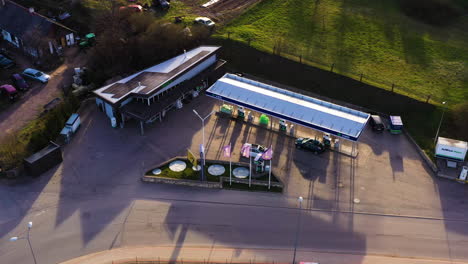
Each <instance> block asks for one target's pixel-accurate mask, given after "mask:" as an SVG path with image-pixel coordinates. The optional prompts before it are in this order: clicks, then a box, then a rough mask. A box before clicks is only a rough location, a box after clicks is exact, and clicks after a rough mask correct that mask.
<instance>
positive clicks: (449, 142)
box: [437, 137, 468, 149]
mask: <svg viewBox="0 0 468 264" xmlns="http://www.w3.org/2000/svg"><path fill="white" fill-rule="evenodd" d="M437 143H438V144H442V145H446V146H451V147H456V148H462V149H468V142H465V141H461V140H456V139H451V138H444V137H439V138H438V139H437Z"/></svg>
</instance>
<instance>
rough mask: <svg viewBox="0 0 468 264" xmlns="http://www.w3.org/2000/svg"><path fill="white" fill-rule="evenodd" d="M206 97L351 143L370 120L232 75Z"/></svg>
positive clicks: (362, 113) (323, 102)
mask: <svg viewBox="0 0 468 264" xmlns="http://www.w3.org/2000/svg"><path fill="white" fill-rule="evenodd" d="M206 95H208V96H210V97H213V98H216V99H220V100H223V101H226V102H229V103H232V104H235V105H239V106H243V107H245V108H249V109H252V110H254V111H257V112H260V113H265V114H267V115H271V116H274V117H277V118H280V119H284V120H287V121H289V122H292V123H296V124H299V125H302V126H305V127H309V128H312V129H315V130H318V131H321V132H324V133H330V134H332V135H335V136H338V137H342V138H345V139H348V140H351V141H357V140H358V138H359V136H360V135H361V133H362V130H363V129H364V127H365V125H366V123H367V120H368V119H369V116H370V115H369V114H367V113H364V112H361V111H357V110H353V109H350V108H347V107H343V106H339V105H336V104H332V103H329V102H326V101H322V100H319V99H316V98H312V97H309V96H305V95H302V94H298V93H295V92H291V91H288V90H284V89H280V88H277V87H274V86H271V85H268V84H264V83H261V82H258V81H254V80H251V79H247V78H244V77H240V76H237V75H234V74H229V73H227V74H225V75H224V76H223V77H222V78H220V79H219V80H218V81H216V83H215V84H213V86H211V87H210V88H209V89H208V90H207V91H206Z"/></svg>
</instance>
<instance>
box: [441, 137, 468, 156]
mask: <svg viewBox="0 0 468 264" xmlns="http://www.w3.org/2000/svg"><path fill="white" fill-rule="evenodd" d="M467 151H468V142H465V141H460V140H455V139H450V138H443V137H439V138H438V139H437V145H436V151H435V156H436V157H437V158H441V159H446V160H448V161H455V162H463V161H464V160H465V156H466V152H467Z"/></svg>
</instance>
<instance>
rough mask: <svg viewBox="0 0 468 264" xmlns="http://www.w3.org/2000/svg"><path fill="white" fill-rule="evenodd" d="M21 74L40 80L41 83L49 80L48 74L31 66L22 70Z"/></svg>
mask: <svg viewBox="0 0 468 264" xmlns="http://www.w3.org/2000/svg"><path fill="white" fill-rule="evenodd" d="M22 75H23V76H25V77H28V78H31V79H33V80H36V81H40V82H41V83H47V82H48V81H49V80H50V75H48V74H45V73H43V72H41V71H39V70H36V69H31V68H28V69H26V70H24V71H23V73H22Z"/></svg>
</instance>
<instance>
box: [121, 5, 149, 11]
mask: <svg viewBox="0 0 468 264" xmlns="http://www.w3.org/2000/svg"><path fill="white" fill-rule="evenodd" d="M119 10H120V11H123V10H131V11H135V12H143V7H142V6H141V5H128V6H121V7H120V8H119Z"/></svg>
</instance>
